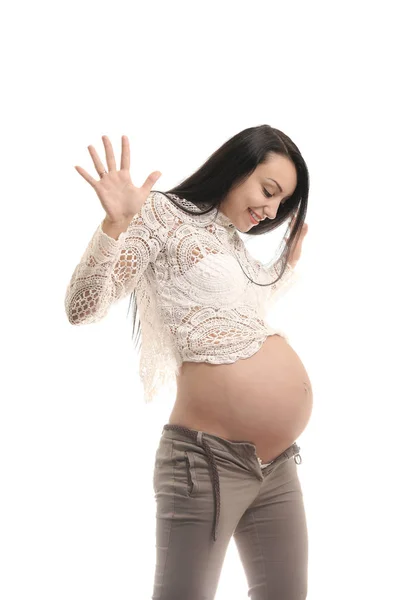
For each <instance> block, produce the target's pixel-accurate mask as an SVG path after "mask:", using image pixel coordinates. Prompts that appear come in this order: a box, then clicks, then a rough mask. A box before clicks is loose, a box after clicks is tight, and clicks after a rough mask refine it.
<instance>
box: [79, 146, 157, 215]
mask: <svg viewBox="0 0 400 600" xmlns="http://www.w3.org/2000/svg"><path fill="white" fill-rule="evenodd" d="M102 140H103V143H104V148H105V152H106V160H107V168H108V172H107V170H106V169H105V168H104V166H103V163H102V162H101V160H100V158H99V155H98V154H97V152H96V150H95V149H94V147H93V146H88V150H89V153H90V156H91V157H92V159H93V163H94V166H95V169H96V171H97V173H98V174H99V176H100V180H96V179H94V178H93V177H92V176H91V175H90V174H89V173H88V172H87V171H85V170H84V169H82V167H79V166H76V167H75V169H76V170H77V171H78V173H79V174H80V175H82V177H83V178H84V179H85V180H86V181H87V182H88V183H90V185H91V186H92V187H93V188H94V190H95V192H96V194H97V196H98V197H99V200H100V202H101V204H102V206H103V208H104V210H105V211H106V220H108V222H109V223H115V224H117V223H122V222H126V221H129V220H131V219H132V218H133V217H134V215H136V214H137V213H138V212H139V210H140V208H141V207H142V205H143V204H144V202H145V200H146V198H147V197H148V195H149V194H150V192H151V189H152V187H153V185H154V184H155V182H156V181H157V179H159V178H160V177H161V172H160V171H154V172H153V173H151V174H150V175H149V176H148V177H147V179H146V181H145V182H144V183H143V185H142V187H135V186H134V185H133V183H132V181H131V177H130V173H129V169H130V149H129V140H128V137H127V136H126V135H123V136H122V151H121V168H120V170H119V171H117V167H116V164H115V157H114V151H113V148H112V145H111V142H110V140H109V139H108V137H107V136H106V135H103V136H102Z"/></svg>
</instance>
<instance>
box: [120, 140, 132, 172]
mask: <svg viewBox="0 0 400 600" xmlns="http://www.w3.org/2000/svg"><path fill="white" fill-rule="evenodd" d="M130 154H131V153H130V149H129V140H128V137H127V136H126V135H123V136H122V149H121V170H122V169H125V170H126V171H129V169H130V168H131V155H130Z"/></svg>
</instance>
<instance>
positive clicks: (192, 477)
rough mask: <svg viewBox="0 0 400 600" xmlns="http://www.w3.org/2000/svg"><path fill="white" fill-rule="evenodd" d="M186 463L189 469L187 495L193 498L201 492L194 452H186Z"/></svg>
mask: <svg viewBox="0 0 400 600" xmlns="http://www.w3.org/2000/svg"><path fill="white" fill-rule="evenodd" d="M185 461H186V468H187V495H188V496H191V497H193V496H195V495H196V494H197V492H198V490H199V483H198V480H197V474H196V466H195V454H194V452H191V451H190V450H185Z"/></svg>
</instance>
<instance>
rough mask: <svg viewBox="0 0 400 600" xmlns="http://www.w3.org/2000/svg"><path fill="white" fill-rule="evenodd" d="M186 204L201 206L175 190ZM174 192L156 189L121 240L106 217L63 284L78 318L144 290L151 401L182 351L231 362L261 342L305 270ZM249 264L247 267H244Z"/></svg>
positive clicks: (143, 357) (167, 388)
mask: <svg viewBox="0 0 400 600" xmlns="http://www.w3.org/2000/svg"><path fill="white" fill-rule="evenodd" d="M169 196H170V197H172V198H173V199H174V200H175V201H176V202H177V203H179V206H183V207H185V206H186V207H187V208H189V209H190V210H192V211H193V210H195V211H196V209H198V210H201V208H200V207H199V208H198V207H197V206H195V205H193V204H192V203H191V202H189V201H187V200H185V199H183V198H180V197H178V196H176V195H173V194H170V195H169ZM179 206H175V205H174V204H173V202H171V201H170V199H169V198H168V196H167V195H165V194H162V193H161V192H151V193H150V195H149V196H148V198H147V199H146V201H145V203H144V204H143V206H142V208H141V210H140V211H139V213H138V214H137V215H135V217H134V218H133V219H132V221H131V223H130V224H129V227H128V229H127V231H125V232H123V233H121V234H120V236H119V237H118V240H115V239H113V238H111V237H109V236H108V235H107V234H106V233H104V231H103V230H102V227H101V224H100V225H99V226H98V227H97V229H96V230H95V232H94V234H93V236H92V239H91V240H90V242H89V244H88V247H87V248H86V250H85V252H84V254H83V256H82V258H81V260H80V262H79V264H78V265H77V266H76V268H75V270H74V272H73V274H72V277H71V280H70V282H69V284H68V287H67V290H66V294H65V310H66V314H67V316H68V319H69V321H70V323H72V324H74V325H83V324H89V323H94V322H97V321H99V320H100V319H103V318H104V317H105V316H106V314H107V313H108V310H109V308H110V306H111V305H112V304H113V303H115V302H117V301H119V300H120V299H122V298H124V297H125V296H127V295H128V294H130V293H131V292H132V291H134V290H135V292H136V299H137V305H138V312H139V316H140V322H141V326H142V346H141V354H140V363H139V375H140V379H141V381H142V385H143V389H144V399H145V402H151V401H152V400H153V399H154V398H156V397H157V396H158V395H160V394H163V393H166V392H167V393H173V392H174V390H175V386H176V375H178V374H179V369H180V366H181V364H182V362H184V361H195V362H208V363H212V364H221V363H233V362H235V361H237V360H239V359H243V358H248V357H250V356H252V355H253V354H254V353H255V352H257V351H258V350H259V348H260V347H261V345H262V344H263V342H264V340H265V339H266V337H267V336H268V335H272V334H274V333H278V334H279V335H282V337H284V338H285V339H286V340H288V338H287V336H286V334H285V333H284V332H283V331H282V330H278V329H276V328H272V327H270V326H269V325H268V323H267V321H266V319H267V313H268V310H269V309H270V308H271V306H272V305H273V304H274V303H275V302H276V300H277V299H278V298H279V297H281V296H282V294H284V293H285V292H286V291H287V290H288V289H289V288H290V287H291V286H292V285H293V283H294V282H295V281H297V279H298V274H297V273H296V272H295V271H294V270H293V269H292V268H291V267H290V265H288V266H287V269H286V270H285V273H284V275H283V277H282V278H281V279H280V280H279V281H278V282H277V283H276V284H274V285H271V286H268V287H260V286H258V285H254V284H253V283H252V282H251V281H250V280H249V279H248V277H246V275H245V272H246V273H247V274H248V276H249V277H250V278H251V279H253V280H254V281H257V282H258V283H263V284H265V283H270V282H271V281H274V280H275V279H276V278H277V277H278V275H279V272H280V266H279V265H278V264H274V265H272V266H270V267H268V266H266V265H264V264H263V263H262V262H261V261H258V260H256V259H254V258H253V257H252V256H251V255H250V253H249V252H248V250H247V248H246V246H245V244H244V243H243V241H242V239H241V238H240V236H239V235H238V232H237V230H236V228H235V226H234V225H233V223H231V221H230V220H229V218H228V217H227V216H226V215H224V214H223V213H222V212H219V213H217V211H216V210H213V211H210V212H209V213H207V214H205V215H201V214H199V215H190V214H188V213H186V212H185V211H183V210H181V208H180V207H179ZM244 271H245V272H244Z"/></svg>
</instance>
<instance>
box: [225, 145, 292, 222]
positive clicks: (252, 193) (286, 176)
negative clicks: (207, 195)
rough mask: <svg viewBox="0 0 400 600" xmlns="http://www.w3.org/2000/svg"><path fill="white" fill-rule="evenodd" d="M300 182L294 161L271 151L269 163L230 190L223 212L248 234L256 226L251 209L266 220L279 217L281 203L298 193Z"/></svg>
mask: <svg viewBox="0 0 400 600" xmlns="http://www.w3.org/2000/svg"><path fill="white" fill-rule="evenodd" d="M273 180H275V181H276V183H275V182H274V181H273ZM296 185H297V173H296V168H295V166H294V164H293V163H292V161H291V160H290V159H289V158H287V157H286V156H282V155H280V154H275V153H273V154H270V155H269V156H268V158H267V162H264V163H260V164H259V165H258V166H257V168H256V169H255V170H254V171H253V173H252V174H251V175H250V177H248V178H247V179H246V181H245V182H244V183H242V184H240V186H238V187H236V188H235V189H232V190H231V191H230V192H228V194H227V195H226V196H225V198H224V200H223V201H222V202H221V205H220V211H221V212H222V213H223V214H224V215H226V216H227V217H228V218H229V219H230V220H231V221H232V223H233V224H234V225H235V227H236V228H237V229H239V231H241V232H242V233H245V232H246V231H248V230H249V229H251V227H256V223H255V222H254V221H253V219H252V217H251V216H250V212H249V208H251V209H252V210H253V211H254V212H255V213H256V214H258V216H259V217H261V218H262V220H264V218H270V219H275V217H276V213H277V212H278V208H279V204H281V203H284V202H285V200H286V199H287V198H289V197H290V196H291V195H292V194H293V193H294V191H295V189H296ZM279 186H280V187H279ZM280 188H281V189H280ZM269 195H270V196H271V197H269Z"/></svg>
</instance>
